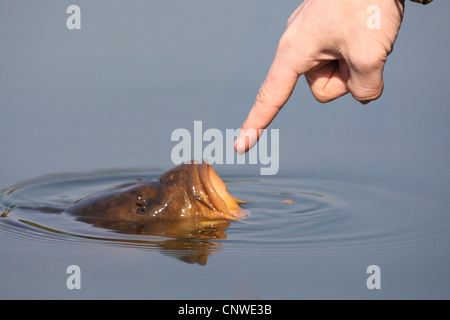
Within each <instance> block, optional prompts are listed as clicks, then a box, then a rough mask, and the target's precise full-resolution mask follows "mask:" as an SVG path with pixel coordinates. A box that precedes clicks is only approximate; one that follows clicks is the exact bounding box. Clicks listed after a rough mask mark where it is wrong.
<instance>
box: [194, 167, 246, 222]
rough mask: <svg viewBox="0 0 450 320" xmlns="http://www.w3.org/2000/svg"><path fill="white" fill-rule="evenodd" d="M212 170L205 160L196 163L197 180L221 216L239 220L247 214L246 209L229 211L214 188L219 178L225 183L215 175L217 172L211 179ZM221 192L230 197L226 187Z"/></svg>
mask: <svg viewBox="0 0 450 320" xmlns="http://www.w3.org/2000/svg"><path fill="white" fill-rule="evenodd" d="M212 171H214V169H213V168H212V167H211V165H210V164H209V163H207V162H204V161H203V162H201V163H198V164H197V173H198V177H199V180H200V182H201V184H202V186H203V188H204V190H205V192H206V195H207V196H208V199H209V201H210V202H211V204H212V205H213V207H214V209H215V210H216V211H219V212H220V213H222V215H223V217H224V218H226V219H229V220H241V219H240V218H242V217H244V216H247V215H248V213H247V212H246V210H243V209H239V211H238V212H236V213H234V212H231V211H230V209H229V207H228V205H227V203H226V202H225V200H224V199H223V198H222V197H221V196H220V194H219V192H218V191H217V189H216V188H217V180H220V181H221V182H222V183H223V184H224V185H225V183H224V182H223V181H222V179H221V178H220V177H219V176H218V175H217V173H216V174H215V175H216V177H215V179H211V173H212ZM225 188H226V187H225ZM222 192H225V193H226V194H227V196H229V197H231V196H230V195H229V194H228V191H227V190H226V189H225V190H222ZM244 212H245V213H244ZM241 213H242V214H241Z"/></svg>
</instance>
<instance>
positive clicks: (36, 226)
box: [0, 169, 450, 299]
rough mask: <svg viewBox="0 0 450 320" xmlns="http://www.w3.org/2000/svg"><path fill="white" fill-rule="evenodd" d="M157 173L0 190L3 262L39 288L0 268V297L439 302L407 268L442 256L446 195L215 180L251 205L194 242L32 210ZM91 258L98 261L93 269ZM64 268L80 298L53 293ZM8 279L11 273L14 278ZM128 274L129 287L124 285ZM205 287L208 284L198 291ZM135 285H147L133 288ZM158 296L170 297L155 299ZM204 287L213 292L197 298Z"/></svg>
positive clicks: (297, 180) (50, 180)
mask: <svg viewBox="0 0 450 320" xmlns="http://www.w3.org/2000/svg"><path fill="white" fill-rule="evenodd" d="M159 174H160V172H157V171H156V170H154V169H153V171H152V170H151V169H150V170H137V169H133V170H109V171H98V172H88V173H77V174H74V173H72V174H59V175H51V176H45V177H41V178H37V179H33V180H29V181H26V182H24V183H20V184H17V185H14V186H12V187H9V188H5V189H4V190H3V191H2V193H1V194H0V206H1V210H2V212H3V211H7V212H8V213H7V215H6V217H2V218H1V219H0V230H1V232H0V236H1V241H2V243H3V244H5V243H8V244H9V245H10V248H11V250H12V251H11V254H14V253H16V254H17V252H21V254H20V256H16V258H18V259H19V261H23V260H25V261H26V260H27V258H29V259H32V260H33V263H32V264H26V263H25V264H21V267H20V268H21V269H25V270H26V269H28V272H29V273H33V272H32V270H35V271H37V272H38V273H41V274H42V273H43V275H44V277H43V278H42V279H33V280H29V281H28V282H27V283H23V284H22V285H24V286H26V287H28V290H26V292H27V293H26V294H25V293H24V292H25V291H22V292H21V291H19V288H20V284H19V286H18V284H17V283H16V282H15V281H11V279H8V277H6V276H5V275H7V274H8V268H6V270H4V272H3V273H2V278H3V279H2V284H3V291H2V295H3V296H4V297H8V298H12V297H14V296H15V295H18V296H20V297H31V298H37V297H44V298H48V297H50V298H52V297H53V298H55V297H58V296H59V295H60V294H62V297H67V298H74V297H88V298H91V297H92V298H94V297H97V298H103V297H108V298H204V299H209V298H287V299H291V298H316V297H321V298H342V297H345V298H361V297H362V298H370V297H375V298H377V297H382V298H386V297H389V298H408V297H410V298H411V297H412V298H420V297H442V296H444V297H445V296H448V293H449V292H448V286H443V287H442V286H441V287H440V286H439V283H440V284H441V285H442V281H443V282H445V279H442V278H440V277H438V278H439V279H436V277H435V273H433V272H431V273H426V274H427V276H426V281H425V283H426V286H425V287H424V286H423V283H424V280H425V279H422V273H418V272H422V271H423V270H422V268H421V267H419V266H418V265H417V263H418V261H420V265H421V266H423V264H424V263H425V264H426V263H427V260H428V259H430V257H433V256H434V255H436V254H438V255H439V254H440V253H443V252H447V253H448V249H449V247H450V245H449V244H450V242H449V240H450V237H449V232H448V228H447V225H445V224H444V223H436V221H442V222H446V223H447V222H448V216H447V209H446V208H444V207H443V206H442V203H443V202H442V199H443V198H445V197H447V195H446V194H445V192H443V191H442V190H438V189H436V190H433V189H423V188H420V187H412V186H411V185H409V184H402V183H398V182H397V183H395V182H392V181H387V180H383V179H379V180H376V179H371V180H367V179H363V178H356V177H342V176H341V177H337V176H334V177H325V176H303V175H290V176H284V177H283V176H277V177H269V176H267V177H263V176H258V177H257V178H255V176H250V175H249V176H245V175H236V174H231V173H225V175H222V178H223V179H224V181H225V182H226V183H227V185H228V188H229V191H230V193H232V194H233V195H236V196H238V197H240V198H242V199H246V200H250V201H252V202H251V203H248V204H244V206H245V207H246V209H248V210H250V211H251V215H250V216H249V217H248V218H246V219H245V220H244V221H242V222H232V223H231V224H230V225H229V226H227V227H226V228H224V229H221V230H215V231H216V232H215V233H212V232H206V233H205V236H204V237H202V238H200V239H181V238H178V239H172V238H168V237H165V236H158V235H123V234H119V233H117V232H114V231H111V230H106V229H101V228H96V227H92V226H90V225H89V224H86V223H83V222H79V221H76V220H75V219H74V218H73V217H71V216H67V215H64V214H60V213H51V212H46V213H44V212H39V211H37V210H33V209H32V208H33V207H58V206H62V205H65V204H68V203H70V202H72V201H75V200H77V199H78V198H80V197H83V196H85V195H87V194H90V193H92V192H96V191H100V190H103V189H105V188H108V187H110V186H113V185H117V184H120V183H123V182H130V181H135V180H136V179H142V178H144V179H147V178H154V177H158V176H159ZM211 234H213V235H212V236H211ZM12 248H14V249H12ZM34 252H38V254H36V253H34ZM49 253H51V254H50V256H49V255H48V254H49ZM94 256H95V257H97V258H100V259H97V258H96V259H95V260H93V257H94ZM49 260H50V261H53V262H49ZM411 260H412V262H411ZM415 260H417V261H416V262H415V263H414V261H415ZM64 264H67V266H69V265H71V264H76V265H79V266H80V268H81V270H82V271H83V278H82V279H83V287H82V289H81V290H80V292H78V293H76V292H71V291H70V290H68V289H67V288H64V286H65V277H67V275H66V274H65V268H66V267H67V266H64ZM373 264H375V265H378V266H379V267H380V268H381V270H382V275H383V276H382V279H383V280H382V281H383V282H382V283H383V285H382V289H381V290H380V292H379V293H376V292H372V291H371V290H369V289H367V287H366V284H365V281H366V278H367V277H368V276H369V275H368V274H366V268H367V267H368V266H370V265H373ZM43 265H45V266H46V268H45V270H47V271H43V269H42V266H43ZM16 266H17V265H16ZM446 267H448V266H439V265H434V266H432V268H437V269H439V270H440V269H441V268H444V269H446ZM99 268H100V269H99ZM55 269H58V270H55ZM13 270H14V271H15V272H16V268H15V267H14V268H13ZM13 270H9V272H12V271H13ZM52 270H53V271H52ZM442 271H443V270H442ZM33 274H34V273H33ZM443 274H445V273H443ZM131 275H135V276H133V280H132V281H131V283H130V277H131ZM211 276H212V278H210V277H211ZM440 276H442V274H441V275H440ZM53 277H55V279H53ZM205 277H208V279H210V280H208V281H209V282H212V283H210V284H208V283H204V282H203V281H204V280H202V279H205ZM446 277H447V276H446ZM25 278H26V277H25ZM32 278H33V277H32ZM85 278H86V279H85ZM108 278H110V279H109V280H107V279H108ZM405 278H406V279H412V281H411V282H410V283H408V285H409V286H410V287H411V288H412V289H413V290H411V291H409V292H404V290H403V289H401V290H400V291H399V287H398V286H399V284H401V283H402V282H404V281H405ZM12 279H14V277H13V278H12ZM102 279H103V280H102ZM139 279H140V280H142V281H143V282H144V283H148V285H136V283H138V282H139V281H140V280H139ZM40 281H45V282H46V284H45V286H46V288H47V289H46V290H44V291H41V290H39V286H38V285H37V283H39V282H40ZM274 281H275V283H273V282H274ZM300 284H301V285H300ZM168 285H169V287H171V288H172V289H171V290H169V291H166V290H168V289H167V286H168ZM209 285H213V286H214V288H208V289H205V288H204V287H205V286H207V287H208V286H209ZM299 285H300V287H299ZM5 288H8V290H6V291H5ZM414 289H415V290H416V291H414ZM16 290H17V291H16ZM19 292H20V293H19ZM14 293H15V294H14Z"/></svg>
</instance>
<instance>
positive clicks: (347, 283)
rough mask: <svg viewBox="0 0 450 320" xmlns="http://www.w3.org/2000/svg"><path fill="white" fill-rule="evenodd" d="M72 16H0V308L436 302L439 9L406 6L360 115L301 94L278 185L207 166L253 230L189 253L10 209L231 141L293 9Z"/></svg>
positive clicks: (26, 10) (440, 188) (247, 169)
mask: <svg viewBox="0 0 450 320" xmlns="http://www.w3.org/2000/svg"><path fill="white" fill-rule="evenodd" d="M71 4H73V3H64V2H62V1H57V0H54V1H45V2H44V1H15V0H2V1H1V2H0V40H1V43H2V50H0V64H1V70H2V72H0V190H2V191H3V192H2V193H1V194H0V213H3V212H4V211H6V210H11V211H10V212H9V213H8V214H7V217H2V218H0V298H1V299H9V298H67V299H70V298H137V299H141V298H144V299H166V298H167V299H172V298H180V299H188V298H192V299H194V298H204V299H216V298H217V299H229V298H261V299H271V298H273V299H308V298H319V299H324V298H338V299H340V298H357V299H358V298H362V299H378V298H384V299H390V298H397V299H403V298H427V299H429V298H439V299H448V298H450V275H449V272H448V270H449V267H450V256H449V252H450V250H449V249H450V248H449V246H450V234H449V230H450V219H449V212H450V210H449V208H450V196H449V190H450V170H449V163H450V149H449V147H448V141H449V138H450V126H449V125H448V119H450V108H449V103H448V83H449V79H448V75H449V74H450V64H449V63H448V52H449V50H448V49H449V42H448V40H447V41H446V39H448V30H449V26H450V22H449V20H448V19H447V13H448V12H449V7H450V2H448V1H433V3H431V4H430V5H427V6H421V5H417V4H414V3H411V2H410V1H406V2H405V5H406V14H405V17H404V20H403V23H402V28H401V30H400V33H399V36H398V38H397V41H396V43H395V49H394V51H393V52H392V53H391V54H390V55H389V57H388V60H387V64H386V66H385V69H384V73H383V76H384V83H385V87H384V92H383V95H382V97H380V99H378V100H377V101H373V102H371V103H370V104H368V105H365V106H362V105H360V104H359V103H358V102H356V101H354V100H353V99H352V98H351V97H350V96H349V95H347V96H345V97H342V98H340V99H337V100H335V101H333V102H331V103H328V104H320V103H318V102H317V101H315V100H314V98H313V97H312V95H311V92H310V90H309V88H308V85H307V83H306V81H305V79H304V78H303V77H302V78H300V79H299V81H298V85H297V87H296V89H295V90H294V92H293V94H292V96H291V98H290V100H289V102H288V103H287V104H286V106H285V107H284V108H283V110H282V111H281V112H280V113H279V114H278V116H277V118H276V119H275V120H274V121H273V122H272V123H271V125H270V129H279V136H280V145H279V151H280V154H279V160H280V167H279V168H280V170H279V172H278V173H277V174H276V175H275V176H261V175H260V174H259V173H260V171H259V169H260V167H259V166H258V165H249V166H239V165H223V166H222V167H219V168H218V167H215V168H216V170H217V171H218V172H219V174H220V175H221V176H222V177H223V178H224V179H225V180H226V182H227V184H228V186H229V189H230V190H231V192H232V193H233V194H234V195H236V196H238V197H241V198H243V199H245V200H249V201H252V203H249V204H246V205H245V206H246V207H247V208H248V209H249V210H251V211H252V215H251V216H250V217H249V218H248V219H246V220H245V221H243V222H232V223H230V225H229V226H227V227H225V228H222V229H217V230H214V232H212V233H207V234H206V235H205V237H204V238H203V239H188V240H186V239H184V240H180V239H177V240H175V239H171V238H167V237H161V236H157V235H153V236H147V237H144V238H143V237H137V236H136V237H134V236H133V237H131V236H125V235H122V234H118V233H116V232H112V231H108V230H103V229H99V228H94V227H92V226H90V225H88V224H84V223H81V222H78V221H75V220H74V219H73V218H72V217H68V216H65V215H58V214H55V213H50V212H48V213H41V212H36V211H33V210H25V207H28V208H30V207H33V206H36V205H38V206H42V205H45V206H47V207H52V206H59V205H61V204H65V203H68V202H70V201H72V200H74V199H77V198H79V197H83V196H85V195H86V194H90V193H92V192H95V191H97V190H100V189H103V188H106V187H109V186H111V185H115V184H116V183H120V182H124V181H133V180H134V179H136V178H138V177H139V178H142V177H152V176H154V175H160V173H161V172H163V171H165V170H167V169H169V168H171V167H172V166H173V162H172V161H171V156H170V155H171V151H172V148H173V147H174V145H175V143H174V142H173V141H171V134H172V132H173V131H174V130H176V129H179V128H186V129H187V130H189V131H190V132H191V134H192V133H193V125H194V121H198V120H201V121H202V124H203V130H207V129H209V128H214V129H218V130H219V131H220V132H222V133H225V131H226V130H227V129H237V128H239V127H240V126H241V124H242V121H243V120H244V119H245V117H246V115H247V114H248V111H249V109H250V107H251V105H252V104H253V101H254V97H255V95H256V93H257V92H258V89H259V86H260V84H261V83H262V81H263V80H264V77H265V76H266V73H267V71H268V69H269V66H270V64H271V62H272V60H273V56H274V53H275V50H276V45H277V43H278V41H279V39H280V36H281V34H282V33H283V32H284V30H285V28H286V20H287V19H288V17H289V16H290V15H291V13H292V12H293V11H294V10H295V8H297V6H298V5H299V1H298V0H285V1H279V2H274V1H270V0H247V1H244V2H243V1H222V2H217V1H215V2H213V1H206V0H192V1H189V2H186V1H179V0H174V1H170V2H167V1H166V2H162V1H148V0H145V1H143V0H135V1H133V6H129V4H128V3H127V2H125V1H114V0H97V1H86V0H78V1H76V5H79V7H80V9H81V29H80V30H68V29H67V27H66V20H67V18H68V16H69V15H68V14H67V13H66V10H67V7H68V6H69V5H71ZM364 12H365V11H364ZM364 12H363V14H364ZM430 35H432V36H430ZM148 166H152V167H148ZM116 168H118V169H116ZM127 168H138V169H127ZM139 168H145V169H139ZM61 172H62V174H60V173H61ZM64 172H70V173H68V174H65V173H64ZM30 179H31V180H30ZM21 181H24V182H23V183H21ZM11 190H14V191H13V192H10V191H11ZM285 200H286V201H285ZM210 231H211V230H210ZM213 233H214V234H215V238H211V237H210V236H211V234H213ZM208 237H209V239H207V238H208ZM73 264H76V265H78V266H79V267H80V269H81V290H69V289H68V288H67V286H66V280H67V278H68V274H67V273H66V270H67V267H68V266H70V265H73ZM371 265H377V266H379V267H380V270H381V289H373V290H369V289H368V288H367V286H366V281H367V279H368V277H369V274H367V273H366V270H367V268H368V266H371Z"/></svg>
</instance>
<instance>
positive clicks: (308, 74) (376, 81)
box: [234, 0, 404, 154]
mask: <svg viewBox="0 0 450 320" xmlns="http://www.w3.org/2000/svg"><path fill="white" fill-rule="evenodd" d="M374 3H375V7H376V8H375V9H376V10H379V11H378V13H379V15H378V18H379V19H378V23H379V25H375V27H374V26H373V25H369V24H368V19H369V17H371V14H370V9H369V7H372V8H373V5H374ZM403 11H404V0H380V1H375V2H374V1H373V0H339V1H331V0H305V1H303V3H302V4H301V5H300V6H299V7H298V8H297V9H296V10H295V11H294V12H293V13H292V15H291V16H290V17H289V20H288V22H287V28H286V30H285V32H284V34H283V35H282V37H281V39H280V42H279V44H278V48H277V52H276V54H275V58H274V60H273V63H272V66H271V67H270V69H269V72H268V74H267V76H266V79H265V80H264V82H263V84H262V85H261V88H260V89H259V92H258V94H257V96H256V100H255V103H254V105H253V107H252V109H251V110H250V113H249V115H248V117H247V119H246V120H245V122H244V123H243V125H242V128H241V131H240V135H239V136H238V138H237V139H236V141H235V144H234V148H235V149H236V151H237V152H238V153H241V154H242V153H245V152H246V151H247V150H249V149H250V148H251V147H252V146H253V145H254V144H255V143H256V142H257V140H258V139H259V136H260V133H261V131H262V130H260V129H264V128H266V127H267V126H268V125H269V124H270V122H271V121H272V120H273V119H274V118H275V116H276V115H277V113H278V112H279V111H280V109H281V108H282V107H283V106H284V104H285V103H286V102H287V100H288V99H289V97H290V95H291V93H292V91H293V90H294V88H295V85H296V83H297V79H298V78H299V77H300V76H301V75H303V74H304V75H305V78H306V80H307V82H308V85H309V87H310V89H311V92H312V94H313V95H314V97H315V98H316V99H317V100H318V101H320V102H329V101H331V100H334V99H336V98H338V97H340V96H342V95H345V94H347V93H349V92H350V93H351V94H352V96H353V97H354V98H355V99H356V100H358V101H360V102H361V103H368V102H369V101H372V100H375V99H377V98H378V97H380V96H381V94H382V92H383V86H384V81H383V69H384V65H385V62H386V59H387V56H388V55H389V54H390V53H391V51H392V49H393V45H394V42H395V40H396V38H397V34H398V31H399V29H400V25H401V22H402V19H403ZM252 130H254V132H255V133H256V135H255V134H253V135H249V136H248V137H247V139H245V136H244V133H245V132H248V131H252Z"/></svg>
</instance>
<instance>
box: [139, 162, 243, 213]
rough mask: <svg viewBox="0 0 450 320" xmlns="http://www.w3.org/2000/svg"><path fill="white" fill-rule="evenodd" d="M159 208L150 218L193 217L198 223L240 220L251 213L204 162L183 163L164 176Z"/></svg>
mask: <svg viewBox="0 0 450 320" xmlns="http://www.w3.org/2000/svg"><path fill="white" fill-rule="evenodd" d="M159 183H160V184H161V192H160V199H159V205H158V206H153V207H149V210H148V212H147V213H146V214H147V215H152V216H156V215H170V216H175V217H192V218H194V217H195V218H196V219H199V220H240V219H241V218H243V217H245V216H247V215H248V214H249V212H248V211H247V210H244V209H243V208H241V206H240V204H241V203H243V202H244V201H241V200H238V199H236V198H234V197H233V196H231V195H230V194H229V193H228V190H227V187H226V185H225V183H224V182H223V180H222V179H221V178H220V177H219V175H218V174H217V173H216V171H215V170H214V169H213V168H212V167H211V166H210V165H209V164H208V163H205V162H202V163H195V162H192V163H188V164H182V165H179V166H178V167H176V168H174V169H172V170H169V171H167V172H165V173H163V174H162V176H161V178H160V179H159Z"/></svg>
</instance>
